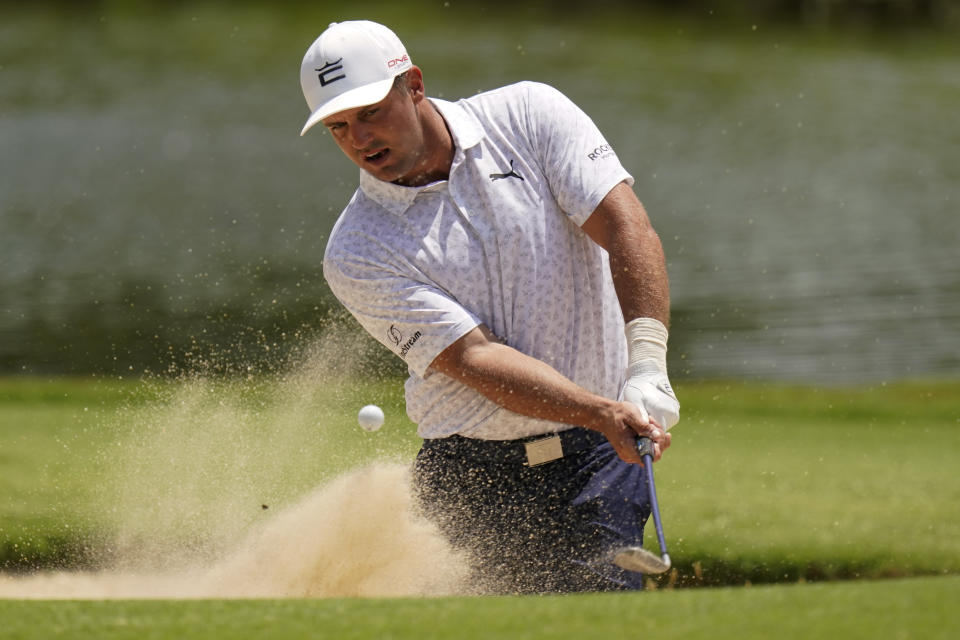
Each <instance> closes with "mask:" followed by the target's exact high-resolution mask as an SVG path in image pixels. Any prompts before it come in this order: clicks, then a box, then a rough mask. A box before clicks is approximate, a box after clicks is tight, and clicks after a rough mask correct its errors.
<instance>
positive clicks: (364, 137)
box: [350, 122, 373, 149]
mask: <svg viewBox="0 0 960 640" xmlns="http://www.w3.org/2000/svg"><path fill="white" fill-rule="evenodd" d="M372 138H373V134H372V132H371V131H370V127H368V126H367V125H365V124H362V123H359V122H356V123H354V125H353V126H352V127H350V144H351V145H353V148H354V149H363V148H364V147H366V146H367V145H368V144H369V143H370V140H371V139H372Z"/></svg>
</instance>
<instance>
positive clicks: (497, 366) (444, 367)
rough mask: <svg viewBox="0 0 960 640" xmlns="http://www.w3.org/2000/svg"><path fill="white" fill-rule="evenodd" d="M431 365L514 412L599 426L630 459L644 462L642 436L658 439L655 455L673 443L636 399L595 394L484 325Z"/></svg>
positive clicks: (594, 428)
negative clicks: (639, 445)
mask: <svg viewBox="0 0 960 640" xmlns="http://www.w3.org/2000/svg"><path fill="white" fill-rule="evenodd" d="M429 369H430V370H432V371H438V372H440V373H443V374H444V375H447V376H449V377H451V378H454V379H455V380H458V381H460V382H461V383H463V384H465V385H467V386H468V387H471V388H473V389H474V390H476V391H478V392H479V393H481V394H482V395H484V396H485V397H487V398H489V399H490V400H492V401H493V402H496V403H497V404H498V405H500V406H502V407H504V408H506V409H509V410H510V411H513V412H515V413H519V414H522V415H526V416H530V417H532V418H539V419H542V420H552V421H555V422H563V423H566V424H575V425H580V426H583V427H587V428H589V429H593V430H595V431H599V432H601V433H603V434H604V435H605V436H606V437H607V439H608V440H609V441H610V443H611V444H612V445H613V448H614V449H615V450H616V452H617V454H618V455H619V456H620V458H622V459H623V460H624V461H625V462H632V463H638V464H639V463H640V462H641V460H640V456H639V454H638V452H637V446H636V442H637V436H638V435H640V436H646V437H649V438H650V439H651V440H653V442H654V444H655V447H654V449H655V457H656V459H659V458H660V455H661V454H662V452H663V451H664V450H665V449H666V448H667V447H669V446H670V434H668V433H667V432H666V431H665V430H663V429H661V428H659V427H658V426H657V425H656V424H655V423H653V422H651V421H649V420H647V419H646V418H645V417H644V415H643V414H642V412H641V411H640V410H639V409H638V408H637V407H636V406H635V405H634V404H632V403H630V402H617V401H615V400H610V399H608V398H604V397H602V396H599V395H597V394H595V393H591V392H590V391H588V390H586V389H584V388H583V387H581V386H579V385H577V384H576V383H574V382H573V381H571V380H570V379H568V378H567V377H565V376H564V375H562V374H561V373H560V372H559V371H557V370H556V369H554V368H553V367H551V366H550V365H548V364H546V363H545V362H542V361H540V360H537V359H536V358H533V357H530V356H528V355H526V354H524V353H521V352H520V351H517V350H516V349H514V348H512V347H510V346H508V345H505V344H503V343H501V342H500V341H499V340H498V339H497V338H496V336H494V335H493V333H492V332H491V331H490V330H489V329H488V328H487V327H486V326H484V325H480V326H478V327H476V328H474V329H473V330H471V331H470V332H468V333H467V334H466V335H464V336H463V337H461V338H460V339H459V340H457V341H456V342H454V343H453V344H451V345H450V346H449V347H447V348H446V349H445V350H444V351H443V352H441V353H440V355H438V356H437V357H436V358H435V359H434V360H433V362H432V364H431V365H430V367H429Z"/></svg>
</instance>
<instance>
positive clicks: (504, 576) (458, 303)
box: [300, 21, 679, 593]
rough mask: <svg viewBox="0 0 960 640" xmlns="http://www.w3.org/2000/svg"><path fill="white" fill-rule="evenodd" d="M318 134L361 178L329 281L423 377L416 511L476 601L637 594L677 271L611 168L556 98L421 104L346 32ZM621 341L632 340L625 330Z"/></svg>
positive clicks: (545, 89) (416, 77)
mask: <svg viewBox="0 0 960 640" xmlns="http://www.w3.org/2000/svg"><path fill="white" fill-rule="evenodd" d="M300 80H301V85H302V88H303V93H304V96H305V97H306V100H307V104H308V106H309V108H310V117H309V119H308V120H307V122H306V125H305V126H304V127H303V131H302V132H301V135H303V134H304V133H306V132H307V130H308V129H310V128H311V127H314V126H315V125H318V124H319V125H322V126H323V127H325V128H326V130H327V131H329V133H330V135H331V137H332V138H333V140H334V142H336V143H337V145H338V146H339V147H340V149H341V150H342V151H343V153H345V154H346V156H347V157H348V158H349V159H350V160H351V161H352V162H354V163H355V164H356V165H357V166H358V167H360V169H361V171H360V184H359V188H358V189H357V191H356V192H355V194H354V195H353V198H352V199H351V200H350V202H349V204H348V205H347V207H346V209H344V211H343V213H342V214H341V216H340V218H339V219H338V220H337V223H336V225H335V226H334V228H333V230H332V232H331V234H330V238H329V241H328V244H327V248H326V253H325V256H324V263H323V264H324V276H325V277H326V279H327V282H328V283H329V286H330V288H331V290H332V291H333V293H334V294H335V295H336V297H337V298H338V299H339V300H340V302H341V303H342V304H343V305H344V306H345V307H346V308H347V309H348V310H349V311H350V312H351V313H352V314H353V315H354V316H355V317H356V318H357V320H358V321H359V322H360V324H361V325H362V326H363V327H364V328H365V329H366V330H367V331H368V332H370V334H371V335H372V336H373V337H374V338H376V339H377V340H379V341H380V342H381V343H383V344H384V345H385V346H386V347H387V348H389V349H391V350H392V351H393V352H394V353H395V354H396V355H397V356H398V357H400V358H402V359H403V360H404V361H405V363H406V365H407V367H408V370H409V378H408V380H407V382H406V388H405V391H406V404H407V413H408V414H409V416H410V418H411V419H412V420H413V421H414V422H415V423H416V424H417V425H418V433H419V435H420V436H421V437H422V438H423V439H424V443H423V447H422V449H421V450H420V452H419V454H418V456H417V461H416V464H415V467H414V484H415V489H416V493H417V498H418V501H419V504H420V505H421V507H422V509H423V511H424V512H425V513H426V514H427V515H428V516H429V517H430V518H432V519H433V520H434V521H435V522H436V523H437V525H438V526H439V527H440V529H441V531H442V532H443V533H444V534H445V535H446V536H447V537H448V538H449V540H450V541H451V542H452V543H453V544H454V545H456V546H457V547H459V548H461V549H462V550H464V551H465V552H467V553H468V554H469V555H470V557H471V558H472V560H473V563H474V567H475V582H474V585H475V587H476V590H477V591H478V592H508V593H546V592H568V591H590V590H618V589H636V588H640V587H641V585H642V582H641V580H642V576H641V575H639V574H637V573H634V572H629V571H625V570H623V569H620V568H618V567H617V566H615V565H614V564H612V562H611V558H612V554H613V553H614V552H615V551H616V550H617V549H619V548H621V547H624V546H629V545H639V544H640V543H641V541H642V537H643V523H644V522H645V521H646V518H647V516H648V515H649V504H648V500H647V497H646V491H645V489H644V475H643V474H644V469H643V467H642V464H641V460H640V457H639V455H638V453H637V437H638V436H640V435H643V436H647V437H649V438H651V439H652V440H653V442H654V444H655V457H656V458H657V459H659V457H660V455H661V454H662V452H663V451H664V450H665V449H666V448H667V447H668V446H669V445H670V435H669V434H668V433H667V431H666V430H667V429H669V428H670V427H671V426H673V425H674V424H675V423H676V421H677V419H678V414H679V404H678V403H677V400H676V397H675V396H674V393H673V391H672V389H671V387H670V383H669V381H668V378H667V368H666V351H667V326H666V325H667V323H668V320H669V318H668V317H669V291H668V284H667V274H666V267H665V262H664V256H663V250H662V247H661V245H660V241H659V238H658V237H657V235H656V233H655V232H654V230H653V228H652V227H651V225H650V222H649V220H648V218H647V215H646V212H645V211H644V208H643V206H642V205H641V204H640V202H639V201H638V200H637V198H636V196H635V195H634V193H633V190H632V184H633V179H632V178H631V176H630V175H629V174H628V173H627V172H626V170H624V168H623V167H622V166H621V164H620V162H619V160H618V159H617V155H616V153H615V152H614V149H613V146H612V145H611V144H610V143H609V142H607V140H605V139H604V137H603V135H602V134H601V133H600V131H599V130H598V129H597V127H596V126H595V125H594V123H593V122H592V121H591V120H590V118H589V117H588V116H587V115H586V114H584V113H583V112H582V111H581V110H580V109H579V108H577V107H576V106H575V105H574V104H573V103H572V102H571V101H570V100H569V99H567V98H566V97H565V96H564V95H562V94H561V93H560V92H558V91H557V90H555V89H553V88H551V87H549V86H546V85H543V84H539V83H534V82H521V83H518V84H514V85H510V86H507V87H503V88H500V89H496V90H493V91H489V92H486V93H481V94H479V95H475V96H473V97H470V98H466V99H464V100H460V101H458V102H448V101H444V100H438V99H434V98H427V97H426V93H425V87H424V78H423V73H422V72H421V70H420V68H419V67H417V66H415V65H414V64H413V62H412V60H411V59H410V56H409V54H408V53H407V51H406V49H405V48H404V46H403V44H402V43H401V42H400V40H399V39H398V38H397V36H396V35H395V34H394V33H393V32H392V31H391V30H390V29H388V28H387V27H385V26H383V25H380V24H376V23H373V22H368V21H350V22H341V23H333V24H331V25H330V26H329V28H328V29H327V30H326V31H324V32H323V33H322V34H321V35H320V37H319V38H317V40H316V41H315V42H314V43H313V44H312V45H311V46H310V48H309V49H308V50H307V53H306V55H305V56H304V59H303V64H302V67H301V73H300ZM625 320H626V322H625Z"/></svg>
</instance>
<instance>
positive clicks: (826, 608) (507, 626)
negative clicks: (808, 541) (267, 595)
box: [0, 576, 960, 640]
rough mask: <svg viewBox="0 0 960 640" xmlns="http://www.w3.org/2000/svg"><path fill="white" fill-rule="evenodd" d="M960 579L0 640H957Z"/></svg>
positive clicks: (324, 615)
mask: <svg viewBox="0 0 960 640" xmlns="http://www.w3.org/2000/svg"><path fill="white" fill-rule="evenodd" d="M958 598H960V577H958V576H950V577H941V578H921V579H905V580H887V581H882V582H865V581H864V582H856V583H851V582H846V583H833V584H805V585H791V586H784V585H780V586H766V587H753V588H750V589H742V588H739V589H734V588H722V589H698V590H678V591H670V592H657V593H642V594H637V593H633V594H590V595H577V596H550V597H489V598H435V599H388V600H377V599H367V600H365V599H353V600H345V599H330V600H254V601H248V600H239V601H238V600H234V601H229V600H201V601H173V602H172V601H112V602H106V601H94V602H79V601H40V602H28V601H10V600H7V601H4V600H0V619H3V620H4V629H3V637H4V638H9V639H10V640H14V639H17V640H21V639H22V640H28V639H33V638H43V639H44V640H47V639H50V638H93V637H96V638H99V639H101V640H114V639H116V640H124V639H128V638H130V639H136V640H148V639H150V638H181V639H189V638H232V639H234V640H240V639H243V638H258V639H259V638H266V637H276V638H337V639H338V640H349V639H351V638H378V639H384V640H386V639H399V638H416V639H428V638H457V639H458V640H469V639H472V638H498V639H511V638H524V639H528V640H536V639H539V638H544V639H546V638H550V639H555V638H577V639H582V638H626V637H655V638H658V639H659V640H670V639H671V638H684V639H688V640H696V639H699V638H703V639H709V640H723V639H725V638H734V639H737V640H739V639H741V638H774V637H775V638H777V639H778V640H789V639H791V638H844V639H845V640H853V639H859V638H865V639H866V638H869V639H871V640H873V639H875V638H924V639H925V640H937V639H944V640H946V639H948V638H955V637H956V636H957V634H958V633H960V617H958V615H957V613H956V610H955V606H954V603H955V602H956V601H957V599H958Z"/></svg>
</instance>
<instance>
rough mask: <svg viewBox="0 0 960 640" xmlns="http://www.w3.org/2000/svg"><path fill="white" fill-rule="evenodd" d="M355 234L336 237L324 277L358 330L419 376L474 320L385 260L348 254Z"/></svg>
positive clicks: (439, 292)
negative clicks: (360, 328) (395, 356)
mask: <svg viewBox="0 0 960 640" xmlns="http://www.w3.org/2000/svg"><path fill="white" fill-rule="evenodd" d="M344 235H346V236H347V237H346V238H344V237H343V236H344ZM356 235H357V234H356V233H347V234H341V237H340V238H339V240H340V242H338V244H337V246H338V249H337V250H336V251H335V252H333V253H332V254H331V253H330V252H329V251H328V253H327V255H326V257H325V259H324V262H323V273H324V277H325V278H326V280H327V283H328V285H329V286H330V289H331V291H332V292H333V294H334V295H335V296H336V297H337V299H338V300H339V301H340V302H341V303H342V304H343V306H344V307H346V309H347V310H348V311H349V312H350V313H351V314H352V315H353V317H355V318H356V319H357V321H358V322H359V323H360V324H361V325H362V326H363V328H364V329H366V331H367V332H368V333H369V334H370V335H371V336H373V337H374V339H376V340H377V341H378V342H380V343H381V344H383V345H384V346H385V347H387V348H388V349H390V350H391V351H392V352H393V353H395V354H396V355H397V356H398V357H400V358H401V359H402V360H404V361H405V362H406V363H407V366H408V367H409V368H410V370H411V371H412V372H413V373H415V374H416V375H418V376H420V377H424V376H425V375H426V372H427V368H428V367H429V366H430V364H431V363H432V362H433V360H434V359H435V358H436V357H437V356H438V355H440V353H442V352H443V350H444V349H446V348H447V347H448V346H450V345H451V344H453V343H454V342H456V341H457V339H458V338H460V337H461V336H463V335H465V334H466V333H467V332H469V331H470V330H471V329H473V328H474V327H476V326H477V325H479V324H480V320H479V318H477V316H476V315H475V314H473V313H471V312H469V311H468V310H467V309H465V308H464V307H462V306H461V305H460V304H458V303H457V301H456V300H454V299H453V298H452V297H451V296H450V295H448V294H447V293H446V292H444V291H442V290H440V289H439V288H438V287H436V286H435V285H431V284H427V283H424V282H418V281H417V280H415V279H414V278H413V277H410V276H406V275H404V274H403V273H400V272H398V271H397V270H396V269H394V268H392V267H391V265H390V264H389V261H388V260H385V261H384V263H377V262H375V261H372V260H371V258H370V256H371V252H370V251H363V252H362V253H352V252H351V251H350V245H351V240H352V241H357V240H358V238H356V237H353V238H351V237H350V236H356ZM362 235H365V234H362ZM360 240H361V241H365V242H367V243H369V242H371V241H372V242H378V241H376V240H375V239H373V238H366V239H365V240H364V239H360ZM368 247H369V245H368ZM381 248H382V249H387V248H386V247H381ZM387 251H389V250H388V249H387ZM383 255H387V256H389V253H386V252H385V253H384V254H383Z"/></svg>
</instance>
